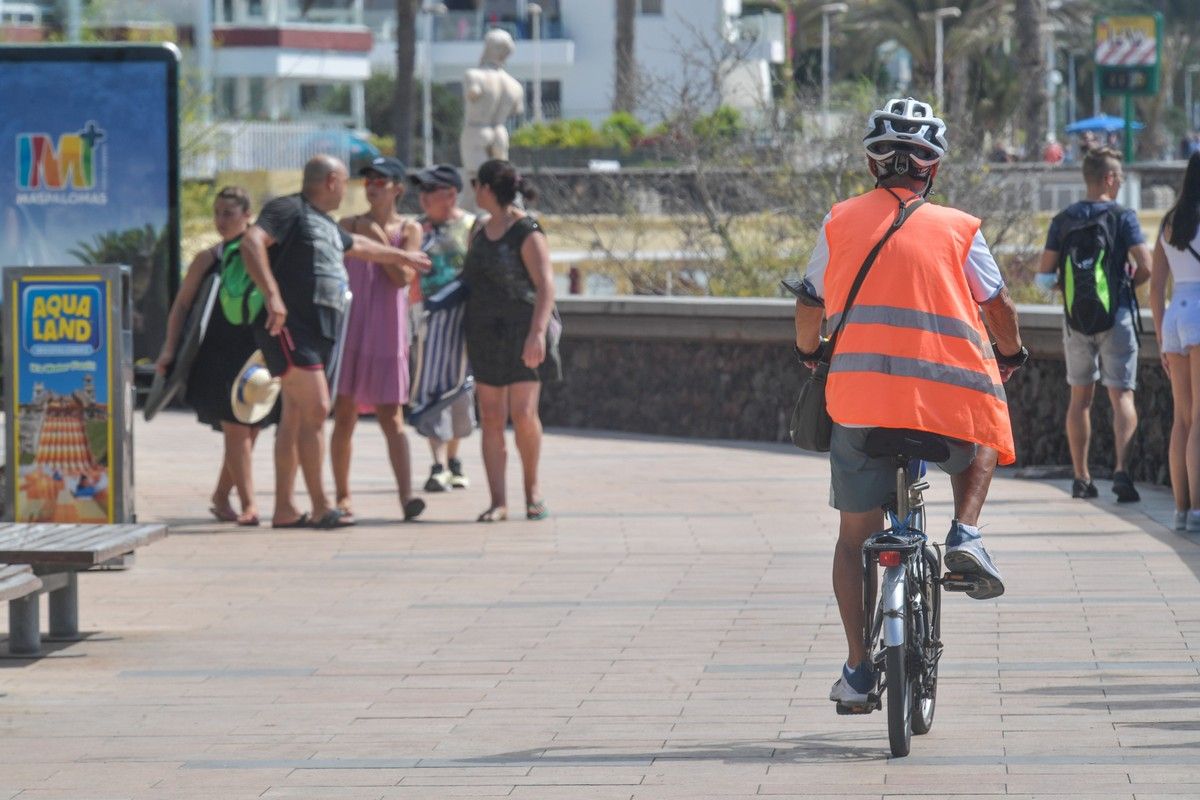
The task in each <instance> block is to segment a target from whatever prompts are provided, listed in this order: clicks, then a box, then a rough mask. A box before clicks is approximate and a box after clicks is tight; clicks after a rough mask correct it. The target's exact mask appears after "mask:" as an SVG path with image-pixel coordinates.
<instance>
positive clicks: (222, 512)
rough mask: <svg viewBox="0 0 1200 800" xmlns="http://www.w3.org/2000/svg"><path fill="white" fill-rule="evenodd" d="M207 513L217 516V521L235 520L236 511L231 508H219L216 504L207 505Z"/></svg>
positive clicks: (236, 516)
mask: <svg viewBox="0 0 1200 800" xmlns="http://www.w3.org/2000/svg"><path fill="white" fill-rule="evenodd" d="M208 513H210V514H212V515H213V516H214V517H216V518H217V522H237V518H238V515H237V512H236V511H234V510H233V509H232V508H220V507H218V506H209V507H208Z"/></svg>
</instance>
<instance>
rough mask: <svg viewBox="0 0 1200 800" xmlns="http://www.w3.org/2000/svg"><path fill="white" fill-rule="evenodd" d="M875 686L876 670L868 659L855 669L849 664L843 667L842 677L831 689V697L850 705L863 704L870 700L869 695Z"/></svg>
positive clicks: (835, 700)
mask: <svg viewBox="0 0 1200 800" xmlns="http://www.w3.org/2000/svg"><path fill="white" fill-rule="evenodd" d="M874 688H875V670H873V669H871V665H870V663H869V662H867V661H863V662H862V663H861V664H859V665H858V666H857V667H855V668H854V669H850V665H849V664H845V665H844V666H843V667H842V677H840V678H838V679H837V682H836V683H834V684H833V688H832V689H830V690H829V699H830V700H833V701H834V702H837V703H842V704H844V705H848V706H862V705H866V704H867V703H869V702H870V698H869V697H868V695H869V694H870V692H871V690H872V689H874Z"/></svg>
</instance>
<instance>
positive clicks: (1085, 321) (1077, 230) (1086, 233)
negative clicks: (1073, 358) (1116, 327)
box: [1058, 205, 1138, 335]
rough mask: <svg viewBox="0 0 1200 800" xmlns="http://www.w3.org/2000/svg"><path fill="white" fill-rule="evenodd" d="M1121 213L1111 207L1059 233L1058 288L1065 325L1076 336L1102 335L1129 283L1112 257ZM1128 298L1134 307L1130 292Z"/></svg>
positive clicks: (1114, 315)
mask: <svg viewBox="0 0 1200 800" xmlns="http://www.w3.org/2000/svg"><path fill="white" fill-rule="evenodd" d="M1123 210H1124V209H1122V208H1121V207H1120V206H1117V205H1113V206H1111V207H1109V208H1108V209H1106V210H1105V211H1104V212H1102V213H1100V214H1097V215H1096V216H1094V217H1091V218H1089V219H1084V220H1071V221H1069V222H1068V223H1067V225H1066V228H1065V230H1064V231H1063V233H1062V240H1061V241H1062V244H1061V246H1060V247H1059V251H1058V285H1059V287H1060V288H1061V289H1062V293H1063V312H1064V314H1065V315H1066V318H1067V324H1068V325H1069V326H1070V327H1071V328H1072V329H1074V330H1076V331H1079V332H1080V333H1083V334H1087V335H1092V334H1096V333H1103V332H1104V331H1106V330H1108V329H1109V328H1111V327H1112V326H1113V324H1114V323H1115V322H1116V317H1117V311H1118V310H1119V309H1118V307H1117V301H1118V300H1119V299H1120V297H1121V292H1122V290H1123V289H1124V288H1125V286H1126V285H1127V284H1128V283H1129V276H1128V274H1127V273H1126V271H1125V264H1123V263H1121V264H1118V263H1116V260H1115V259H1114V258H1113V257H1112V252H1113V248H1114V247H1115V246H1116V243H1117V225H1118V224H1119V218H1120V214H1121V212H1122V211H1123ZM1129 294H1130V297H1131V301H1132V303H1136V302H1137V301H1136V298H1134V295H1133V292H1132V291H1130V292H1129ZM1136 316H1138V315H1136V314H1135V317H1136Z"/></svg>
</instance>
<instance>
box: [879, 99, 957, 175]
mask: <svg viewBox="0 0 1200 800" xmlns="http://www.w3.org/2000/svg"><path fill="white" fill-rule="evenodd" d="M863 145H864V146H865V147H866V148H867V155H868V156H870V157H871V158H872V159H874V160H875V161H876V162H877V163H879V164H880V165H881V166H882V165H883V164H885V163H887V162H890V161H891V160H892V159H893V158H895V157H896V156H897V155H900V154H903V155H907V156H908V160H909V161H910V162H912V165H913V166H914V167H916V168H917V171H919V172H925V171H927V170H928V169H929V168H930V167H932V166H933V165H935V164H937V163H938V162H939V161H941V160H942V156H944V155H946V149H947V148H948V145H947V144H946V123H944V122H942V121H941V120H940V119H938V118H937V117H935V116H934V115H933V108H932V107H931V106H930V105H929V104H928V103H922V102H921V101H920V100H916V99H914V98H912V97H906V98H903V99H901V98H899V97H896V98H893V99H891V100H888V101H887V102H886V103H884V105H883V108H881V109H879V110H878V111H873V112H871V116H870V117H869V118H868V119H867V135H866V136H864V137H863Z"/></svg>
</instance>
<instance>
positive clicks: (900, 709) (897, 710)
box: [883, 644, 913, 757]
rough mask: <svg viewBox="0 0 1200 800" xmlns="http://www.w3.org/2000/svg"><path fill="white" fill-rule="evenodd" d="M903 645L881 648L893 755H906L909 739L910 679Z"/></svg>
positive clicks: (910, 720)
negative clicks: (885, 676) (882, 650)
mask: <svg viewBox="0 0 1200 800" xmlns="http://www.w3.org/2000/svg"><path fill="white" fill-rule="evenodd" d="M904 649H905V648H904V645H903V644H898V645H895V646H893V647H887V648H885V649H884V654H883V662H884V670H885V674H886V675H887V707H888V742H889V743H890V744H891V746H892V755H894V756H897V757H902V756H906V755H908V749H909V744H910V743H911V742H912V701H913V682H912V679H911V677H910V676H909V674H908V664H907V660H908V659H907V654H906V653H905V652H904Z"/></svg>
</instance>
